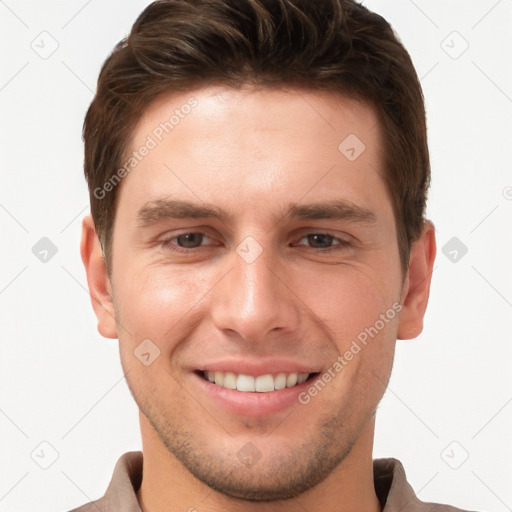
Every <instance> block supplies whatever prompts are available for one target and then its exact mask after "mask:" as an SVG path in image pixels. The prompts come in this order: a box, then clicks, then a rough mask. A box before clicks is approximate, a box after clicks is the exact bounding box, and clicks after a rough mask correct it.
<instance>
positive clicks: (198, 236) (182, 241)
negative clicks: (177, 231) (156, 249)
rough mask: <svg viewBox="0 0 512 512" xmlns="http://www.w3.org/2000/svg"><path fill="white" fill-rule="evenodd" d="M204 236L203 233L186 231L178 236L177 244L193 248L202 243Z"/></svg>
mask: <svg viewBox="0 0 512 512" xmlns="http://www.w3.org/2000/svg"><path fill="white" fill-rule="evenodd" d="M203 238H204V235H203V234H202V233H185V234H183V235H180V236H177V237H176V244H177V245H179V246H180V247H185V248H186V249H193V248H195V247H199V246H200V245H201V243H202V242H203Z"/></svg>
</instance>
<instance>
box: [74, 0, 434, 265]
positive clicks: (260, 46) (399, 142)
mask: <svg viewBox="0 0 512 512" xmlns="http://www.w3.org/2000/svg"><path fill="white" fill-rule="evenodd" d="M247 82H252V83H254V84H257V85H260V86H262V87H275V86H278V87H279V86H286V85H291V86H297V87H305V88H308V89H313V90H315V89H318V90H328V91H333V92H339V93H342V94H345V95H347V96H349V97H352V98H354V99H359V100H363V101H365V102H368V103H369V104H370V105H371V106H372V107H373V108H374V109H375V110H376V113H377V115H378V116H379V120H380V123H381V129H382V133H383V135H384V169H385V174H384V180H385V182H386V186H387V188H388V191H389V193H390V195H391V198H392V202H393V208H394V213H395V220H396V227H397V233H398V247H399V250H400V259H401V263H402V266H403V268H404V270H406V269H407V268H408V260H409V252H410V247H411V243H412V242H413V241H414V240H416V239H417V238H418V237H419V235H420V234H421V230H422V226H423V222H424V210H425V204H426V194H427V189H428V186H429V181H430V163H429V154H428V146H427V133H426V122H425V107H424V101H423V94H422V91H421V86H420V83H419V80H418V77H417V75H416V72H415V70H414V66H413V64H412V61H411V58H410V56H409V54H408V53H407V51H406V50H405V48H404V47H403V46H402V44H401V43H400V41H399V40H398V38H397V37H396V35H395V34H394V32H393V30H392V28H391V26H390V25H389V24H388V23H387V22H386V21H385V20H384V18H382V17H381V16H379V15H377V14H375V13H373V12H371V11H369V10H368V9H367V8H365V7H363V6H362V5H359V4H358V3H356V2H355V1H353V0H160V1H157V2H154V3H152V4H150V5H149V6H148V7H147V8H146V9H145V10H144V11H143V12H142V14H141V15H140V16H139V18H138V19H137V20H136V22H135V24H134V25H133V27H132V30H131V32H130V34H129V36H128V37H127V38H125V39H123V40H122V41H120V42H119V43H118V44H117V45H116V47H115V48H114V50H113V52H112V54H111V55H110V56H109V57H108V58H107V60H106V61H105V63H104V64H103V67H102V69H101V73H100V76H99V79H98V86H97V92H96V95H95V97H94V100H93V101H92V103H91V105H90V107H89V110H88V112H87V115H86V117H85V122H84V128H83V139H84V143H85V161H84V171H85V176H86V178H87V181H88V185H89V193H90V201H91V213H92V216H93V219H94V223H95V226H96V230H97V233H98V236H99V239H100V242H101V244H102V247H103V250H104V253H105V256H106V260H107V265H108V263H109V254H110V250H111V243H112V228H113V224H114V217H115V209H116V196H117V193H116V192H117V187H115V186H113V187H109V190H108V193H105V188H103V187H104V184H105V183H107V182H108V181H109V180H111V179H112V177H113V176H114V175H115V174H116V172H117V171H118V170H119V167H120V166H121V164H122V162H123V161H124V157H125V155H126V154H127V151H128V149H129V146H130V142H131V137H132V135H133V131H134V129H135V126H136V124H137V122H138V120H139V119H140V117H141V115H142V114H143V112H144V110H145V109H146V108H147V107H148V106H149V104H150V103H151V102H152V100H154V99H155V98H156V97H157V96H158V95H159V94H162V93H164V92H167V93H169V92H173V91H176V92H178V91H185V90H188V89H191V88H193V87H200V86H203V85H210V84H212V85H213V84H215V85H219V84H221V85H226V86H229V87H240V86H242V85H243V84H244V83H247ZM98 191H102V192H101V194H99V193H98Z"/></svg>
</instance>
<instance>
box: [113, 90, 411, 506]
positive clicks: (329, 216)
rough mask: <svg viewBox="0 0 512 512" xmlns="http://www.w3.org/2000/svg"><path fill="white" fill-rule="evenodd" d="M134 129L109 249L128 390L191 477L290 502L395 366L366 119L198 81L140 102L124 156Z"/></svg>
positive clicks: (333, 106)
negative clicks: (166, 126) (137, 157)
mask: <svg viewBox="0 0 512 512" xmlns="http://www.w3.org/2000/svg"><path fill="white" fill-rule="evenodd" d="M191 97H194V98H195V100H196V101H197V105H195V107H194V108H182V106H183V105H185V104H187V101H188V100H189V99H190V98H191ZM189 104H190V103H189ZM176 109H177V110H178V111H179V112H180V113H181V116H178V117H179V121H178V122H176V118H175V119H174V120H173V125H174V127H173V128H172V130H169V133H168V134H166V133H165V131H164V132H163V133H162V129H160V130H158V127H159V125H160V123H165V122H166V121H168V120H169V118H170V117H171V116H172V115H173V113H174V111H175V110H176ZM180 109H181V110H180ZM184 112H188V113H187V114H185V115H184V114H183V113H184ZM155 129H156V131H155ZM155 133H156V134H159V136H155ZM148 136H150V137H151V138H152V139H153V140H154V141H155V142H156V146H155V147H152V148H151V149H150V150H149V152H148V155H147V156H146V157H145V158H144V159H143V160H142V161H141V162H140V163H138V164H137V166H136V167H135V168H134V169H133V170H132V171H131V173H130V174H129V175H128V176H127V177H125V178H124V180H123V182H122V184H121V185H120V189H119V191H118V194H119V195H118V202H117V211H116V220H115V225H114V231H113V244H112V294H113V303H114V307H115V316H116V320H117V327H116V328H117V334H118V337H119V342H120V351H121V359H122V364H123V367H124V370H125V373H126V378H127V381H128V384H129V386H130V389H131V391H132V393H133V396H134V398H135V400H136V402H137V404H138V406H139V408H140V409H141V411H142V413H143V414H144V415H145V417H146V418H147V420H148V423H147V424H148V425H149V424H150V425H152V428H154V430H155V431H156V433H157V434H158V436H159V437H160V439H161V440H162V442H163V443H164V445H165V446H166V447H167V448H168V449H169V451H170V452H172V454H174V456H175V457H176V458H177V459H178V460H179V461H181V463H183V464H184V466H185V467H186V468H188V469H189V470H190V472H191V473H192V474H194V475H195V476H196V477H197V478H199V479H200V480H202V481H203V482H205V483H207V484H208V485H210V486H211V487H213V488H215V489H217V490H220V491H222V492H224V493H226V494H228V495H231V496H237V497H240V498H248V499H250V498H255V499H263V498H267V499H277V498H286V497H290V496H292V495H296V494H297V493H299V492H301V491H304V490H305V489H307V488H309V487H311V486H313V485H315V484H316V483H318V482H319V481H321V480H323V479H324V478H326V476H327V475H328V474H329V473H330V472H331V471H332V470H333V469H334V468H335V467H336V466H337V465H338V464H339V463H340V461H342V460H343V458H344V457H345V456H346V455H347V453H349V452H350V450H351V449H352V447H353V446H356V445H357V442H358V439H360V436H361V435H362V433H364V432H367V431H369V430H371V426H372V422H373V414H374V411H375V409H376V406H377V404H378V402H379V400H380V398H381V397H382V394H383V392H384V389H385V386H386V383H387V381H388V378H389V374H390V371H391V366H392V359H393V353H394V344H395V340H396V337H397V330H398V325H399V314H398V313H397V310H398V309H399V307H398V308H397V304H398V303H399V302H400V301H401V299H402V291H403V290H402V287H403V283H404V276H403V274H402V271H401V267H400V258H399V252H398V246H397V236H396V229H395V221H394V216H393V209H392V204H391V200H390V198H389V195H388V193H387V190H386V187H385V185H384V181H383V178H382V174H383V172H384V169H383V155H382V140H381V137H382V135H381V133H380V130H379V125H378V121H377V117H376V115H375V114H374V112H373V110H372V109H371V108H370V107H368V106H366V105H364V104H361V103H358V102H355V101H352V100H349V99H347V98H343V97H340V96H337V95H334V94H328V93H318V92H316V93H314V92H307V91H294V90H291V91H289V92H285V91H280V90H260V91H249V90H247V89H242V90H236V91H235V90H229V89H223V88H205V89H202V90H198V91H194V92H193V93H187V94H179V95H178V94H176V95H173V96H167V97H161V98H159V99H158V100H157V101H156V102H155V103H153V104H152V106H151V107H150V108H149V109H148V110H147V111H146V113H145V115H144V117H143V118H142V120H141V122H140V123H139V125H138V126H137V128H136V131H135V134H134V138H133V141H132V144H131V149H132V150H133V151H136V150H138V149H139V148H141V147H142V146H144V145H147V143H148ZM347 137H348V139H347ZM159 138H161V139H162V140H161V141H159V140H158V139H159ZM345 139H346V140H345ZM344 141H345V142H344ZM340 144H341V146H340ZM363 144H364V146H363ZM149 146H153V144H152V143H149ZM208 213H210V215H207V214H208ZM212 213H214V215H212ZM365 329H366V331H365ZM362 333H366V338H365V336H364V334H362ZM369 333H371V335H370V334H369ZM363 339H365V342H366V344H365V343H363V342H362V341H361V340H363ZM143 340H150V341H145V342H144V345H141V346H140V347H139V345H140V344H141V342H143ZM354 341H355V342H356V343H357V345H354ZM138 347H139V348H138ZM156 347H157V348H156ZM356 347H359V350H358V348H356ZM158 351H159V355H158ZM347 351H348V352H351V353H352V355H353V357H351V358H350V360H349V356H346V355H345V354H346V353H347ZM134 352H135V353H134ZM156 355H158V357H156V359H154V358H155V356H156ZM339 356H341V357H342V359H339V358H338V357H339ZM337 361H338V363H339V364H338V365H336V362H337ZM342 361H343V363H342ZM340 365H341V366H342V368H341V369H340ZM208 372H210V373H208ZM279 374H284V375H280V376H279V377H278V375H279ZM297 374H298V375H299V377H297ZM301 374H307V376H308V380H307V381H305V382H303V383H302V384H295V385H293V384H294V381H296V380H297V378H298V379H299V381H300V380H302V379H303V378H305V377H300V375H301ZM325 374H330V376H331V379H329V378H328V377H324V375H325ZM240 375H242V376H241V377H240ZM269 375H271V376H272V377H273V378H271V377H269ZM258 377H261V378H259V379H258ZM208 378H209V379H208ZM215 378H216V379H217V381H218V382H217V383H215V382H210V380H213V379H215ZM319 381H322V382H321V383H319ZM221 382H222V385H220V384H221ZM288 384H289V385H290V387H285V388H284V389H277V390H274V391H267V392H258V391H252V392H251V391H241V390H237V389H229V388H232V387H233V386H234V385H235V386H238V387H240V388H243V386H248V388H247V389H251V386H253V385H254V386H258V388H259V389H261V390H269V389H272V388H273V387H278V388H279V387H282V386H283V385H285V386H286V385H288ZM315 384H316V387H315ZM225 386H227V387H225ZM313 388H314V389H316V393H315V391H312V392H310V390H311V389H313ZM243 389H245V388H243Z"/></svg>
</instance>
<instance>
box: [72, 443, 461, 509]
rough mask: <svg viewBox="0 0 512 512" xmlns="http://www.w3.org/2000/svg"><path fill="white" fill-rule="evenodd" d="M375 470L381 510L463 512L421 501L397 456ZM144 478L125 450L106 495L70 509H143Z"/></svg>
mask: <svg viewBox="0 0 512 512" xmlns="http://www.w3.org/2000/svg"><path fill="white" fill-rule="evenodd" d="M373 472H374V482H375V491H376V493H377V496H378V498H379V500H380V502H381V504H382V507H383V510H382V512H464V511H461V510H460V509H458V508H454V507H451V506H449V505H438V504H435V503H424V502H422V501H420V500H419V499H418V498H417V497H416V494H415V493H414V491H413V489H412V487H411V486H410V485H409V483H408V482H407V479H406V477H405V471H404V468H403V466H402V464H401V463H400V462H399V461H398V460H396V459H376V460H374V461H373ZM141 481H142V452H128V453H125V454H124V455H123V456H122V457H121V458H120V459H119V460H118V461H117V464H116V467H115V469H114V474H113V475H112V480H111V481H110V485H109V486H108V489H107V492H106V493H105V495H104V496H103V497H102V498H100V499H99V500H96V501H94V502H91V503H88V504H86V505H83V506H82V507H79V508H76V509H74V510H72V511H70V512H98V511H99V512H142V511H141V508H140V507H139V503H138V501H137V495H136V494H135V493H136V491H137V489H138V488H139V486H140V484H141Z"/></svg>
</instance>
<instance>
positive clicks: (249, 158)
mask: <svg viewBox="0 0 512 512" xmlns="http://www.w3.org/2000/svg"><path fill="white" fill-rule="evenodd" d="M381 148H382V144H381V133H380V127H379V123H378V118H377V115H376V114H375V112H374V110H373V109H372V108H371V107H370V106H369V105H367V104H365V103H362V102H359V101H356V100H353V99H349V98H347V97H345V96H342V95H340V94H337V93H330V92H319V91H308V90H303V89H291V88H290V89H287V90H282V89H254V88H252V89H250V88H242V89H236V90H235V89H229V88H225V87H224V88H223V87H207V88H203V89H198V90H195V91H191V92H186V93H179V94H165V95H162V96H160V97H159V98H157V99H156V100H155V101H154V102H153V103H152V104H151V105H150V106H149V107H148V108H147V109H146V111H145V113H144V115H143V116H142V118H141V119H140V121H139V123H138V125H137V126H136V128H135V131H134V134H133V138H132V142H131V146H130V151H129V154H128V155H127V161H128V159H130V160H131V163H132V164H133V166H130V165H129V166H127V167H128V172H127V173H126V177H125V178H124V179H123V181H122V184H121V185H122V186H121V190H120V191H119V196H121V197H119V198H118V200H119V203H118V204H120V205H121V204H123V201H128V200H129V201H130V202H131V203H133V202H135V203H139V204H141V203H143V202H147V201H149V200H153V199H156V198H159V197H161V196H162V195H171V196H172V195H177V196H180V198H183V197H185V196H186V198H187V199H193V200H196V201H197V200H199V201H205V202H208V203H212V202H218V203H225V204H224V205H222V204H219V206H220V207H223V206H225V207H226V209H227V210H229V209H230V208H231V209H233V208H236V204H237V203H238V205H239V206H240V207H242V206H243V207H249V206H250V205H252V206H254V207H256V208H259V210H260V214H261V213H262V211H261V204H262V203H261V202H262V201H265V202H266V203H267V206H268V208H271V207H272V206H273V205H275V206H276V208H278V207H280V206H282V205H283V204H285V203H286V204H290V203H293V202H295V203H297V202H299V201H300V200H301V198H304V197H305V196H308V199H310V200H317V199H327V200H328V199H337V198H339V196H340V195H341V196H346V197H345V199H347V200H349V201H351V202H355V203H361V204H362V206H370V205H371V203H372V202H374V201H375V198H376V197H381V198H387V193H386V190H385V186H384V182H383V179H382V173H383V172H384V171H383V162H382V150H381ZM130 155H132V156H131V158H130Z"/></svg>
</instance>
